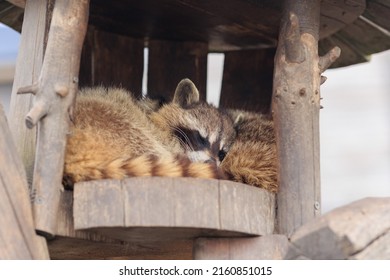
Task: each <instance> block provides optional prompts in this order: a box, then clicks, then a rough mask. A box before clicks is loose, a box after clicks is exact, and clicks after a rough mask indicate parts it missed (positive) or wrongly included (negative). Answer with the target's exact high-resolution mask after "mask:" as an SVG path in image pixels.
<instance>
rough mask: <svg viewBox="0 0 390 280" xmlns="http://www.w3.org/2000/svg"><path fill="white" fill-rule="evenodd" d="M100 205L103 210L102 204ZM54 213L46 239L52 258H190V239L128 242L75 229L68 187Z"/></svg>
mask: <svg viewBox="0 0 390 280" xmlns="http://www.w3.org/2000/svg"><path fill="white" fill-rule="evenodd" d="M96 202H97V203H99V202H98V201H96ZM116 207H118V205H116ZM102 209H103V210H104V208H102ZM105 209H107V208H105ZM57 217H58V223H57V230H56V234H55V235H56V237H55V239H53V240H49V241H48V248H49V252H50V258H51V259H70V260H73V259H191V258H192V243H193V241H192V240H173V241H167V240H165V241H163V242H154V241H150V240H145V241H140V242H135V241H131V242H127V241H123V240H118V239H113V238H110V237H109V236H104V235H102V234H101V233H96V232H93V231H89V230H75V229H74V223H73V192H70V191H64V192H62V193H61V198H60V208H59V211H58V215H57ZM156 231H158V229H156Z"/></svg>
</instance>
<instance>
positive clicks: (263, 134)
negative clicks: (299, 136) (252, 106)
mask: <svg viewBox="0 0 390 280" xmlns="http://www.w3.org/2000/svg"><path fill="white" fill-rule="evenodd" d="M227 112H228V114H229V115H230V117H231V118H232V120H234V127H235V129H236V132H237V137H236V139H235V141H234V143H233V145H232V146H231V148H230V150H229V152H228V153H227V155H226V157H225V158H224V160H223V161H222V164H221V169H222V170H224V172H225V173H226V174H227V176H228V178H229V179H230V180H233V181H236V182H241V183H245V184H249V185H252V186H256V187H260V188H263V189H266V190H268V191H271V192H277V191H278V183H277V162H278V161H277V154H276V142H275V134H274V127H273V122H272V120H271V119H270V118H269V117H267V116H265V115H262V114H259V113H252V112H246V111H241V110H227Z"/></svg>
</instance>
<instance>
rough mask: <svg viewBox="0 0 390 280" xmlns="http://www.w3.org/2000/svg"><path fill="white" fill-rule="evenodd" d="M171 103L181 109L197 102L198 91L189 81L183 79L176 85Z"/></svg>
mask: <svg viewBox="0 0 390 280" xmlns="http://www.w3.org/2000/svg"><path fill="white" fill-rule="evenodd" d="M173 102H174V103H177V104H179V105H180V106H181V107H186V106H188V105H191V104H194V103H198V102H199V91H198V89H197V88H196V86H195V85H194V83H193V82H192V81H191V80H190V79H183V80H181V81H180V83H179V84H178V85H177V87H176V90H175V95H174V97H173Z"/></svg>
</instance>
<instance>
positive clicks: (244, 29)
mask: <svg viewBox="0 0 390 280" xmlns="http://www.w3.org/2000/svg"><path fill="white" fill-rule="evenodd" d="M10 2H12V3H14V4H11V3H10ZM24 2H25V1H24V0H18V1H16V0H9V1H5V0H0V21H1V22H3V23H5V24H6V25H8V26H10V27H12V28H14V29H16V30H17V31H20V30H21V23H22V20H23V6H24ZM281 3H282V1H273V0H262V1H258V0H229V1H224V2H223V4H221V2H220V1H216V0H213V1H193V0H161V1H152V0H144V1H135V0H121V1H119V0H116V1H104V0H91V9H90V11H91V13H90V24H91V25H94V26H96V27H97V28H99V29H102V30H105V31H109V32H113V33H118V34H124V35H128V36H131V37H138V38H144V39H145V43H146V45H147V43H148V41H149V40H150V39H162V40H178V41H200V42H207V43H208V46H209V51H210V52H225V51H229V50H239V49H259V48H273V47H276V44H277V38H278V30H279V21H280V16H281ZM15 5H19V7H17V6H15ZM389 15H390V0H367V1H365V0H349V1H341V0H336V1H335V0H323V1H321V26H320V37H321V40H320V48H319V49H320V54H323V53H325V52H326V51H328V50H329V49H330V48H331V47H333V46H335V45H338V46H340V47H341V49H342V54H341V57H340V59H339V60H338V61H337V62H336V63H335V64H334V65H333V67H340V66H347V65H351V64H356V63H360V62H365V61H368V57H369V55H370V54H373V53H377V52H382V51H384V50H387V49H390V19H389Z"/></svg>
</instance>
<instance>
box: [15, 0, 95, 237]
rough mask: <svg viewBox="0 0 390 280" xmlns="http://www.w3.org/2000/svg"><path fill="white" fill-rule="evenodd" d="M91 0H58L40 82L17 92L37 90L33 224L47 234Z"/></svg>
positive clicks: (32, 119)
mask: <svg viewBox="0 0 390 280" xmlns="http://www.w3.org/2000/svg"><path fill="white" fill-rule="evenodd" d="M88 12H89V0H83V1H76V0H70V1H66V0H57V1H56V2H55V6H54V11H53V18H52V21H51V25H50V31H49V37H48V42H47V48H46V53H45V57H44V61H43V65H42V70H41V73H40V76H39V79H38V82H37V83H36V84H33V85H30V86H27V87H23V88H19V90H18V93H33V94H34V95H36V97H35V100H34V105H33V107H32V109H31V110H30V112H29V113H28V114H27V116H26V125H27V127H28V128H32V127H34V126H35V125H36V124H38V139H37V148H36V158H35V167H34V178H33V186H32V198H33V213H34V218H35V228H36V230H37V231H38V232H41V233H42V234H43V235H45V236H47V237H51V236H53V233H54V232H55V230H56V219H57V209H58V204H59V198H60V191H61V190H62V170H63V164H64V154H65V145H66V134H67V133H68V128H69V121H70V119H71V118H72V112H71V110H72V104H73V101H74V97H75V95H76V92H77V90H78V73H79V64H80V55H81V48H82V44H83V40H84V36H85V32H86V29H87V22H88Z"/></svg>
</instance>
